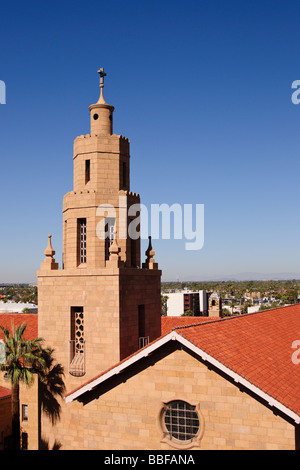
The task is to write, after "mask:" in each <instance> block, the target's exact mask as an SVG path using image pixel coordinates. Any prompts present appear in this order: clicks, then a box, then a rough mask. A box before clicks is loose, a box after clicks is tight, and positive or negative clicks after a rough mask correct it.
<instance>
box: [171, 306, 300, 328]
mask: <svg viewBox="0 0 300 470" xmlns="http://www.w3.org/2000/svg"><path fill="white" fill-rule="evenodd" d="M296 305H298V306H300V303H296V304H288V305H284V306H281V307H276V308H270V309H266V310H257V312H249V313H240V314H236V315H230V316H226V317H222V318H216V319H215V320H213V319H211V320H207V321H204V322H200V323H194V324H190V325H182V326H174V328H172V330H171V331H174V330H181V329H183V328H191V327H195V326H203V325H208V324H209V323H218V322H222V321H226V320H234V319H237V318H246V317H248V316H251V315H257V314H258V313H267V312H270V311H273V310H282V309H283V308H285V307H293V306H296ZM207 318H209V317H207ZM210 318H211V317H210Z"/></svg>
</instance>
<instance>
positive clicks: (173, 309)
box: [164, 289, 208, 317]
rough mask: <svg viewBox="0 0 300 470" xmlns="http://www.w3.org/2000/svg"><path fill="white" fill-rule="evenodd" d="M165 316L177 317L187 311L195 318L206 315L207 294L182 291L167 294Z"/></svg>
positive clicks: (205, 292) (201, 291)
mask: <svg viewBox="0 0 300 470" xmlns="http://www.w3.org/2000/svg"><path fill="white" fill-rule="evenodd" d="M164 295H167V297H168V300H167V315H168V316H170V317H179V316H181V315H182V314H183V313H184V312H186V311H187V310H191V311H192V312H193V313H194V315H195V316H207V315H208V301H207V297H208V293H207V291H206V290H200V291H197V292H192V291H188V290H186V289H185V290H183V291H181V292H168V293H166V294H164Z"/></svg>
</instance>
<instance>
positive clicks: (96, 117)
mask: <svg viewBox="0 0 300 470" xmlns="http://www.w3.org/2000/svg"><path fill="white" fill-rule="evenodd" d="M98 117H99V115H98V114H97V113H95V114H94V116H93V118H94V120H95V121H97V119H98Z"/></svg>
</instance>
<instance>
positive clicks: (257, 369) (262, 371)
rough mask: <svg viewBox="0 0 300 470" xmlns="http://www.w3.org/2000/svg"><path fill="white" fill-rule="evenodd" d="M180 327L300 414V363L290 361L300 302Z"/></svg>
mask: <svg viewBox="0 0 300 470" xmlns="http://www.w3.org/2000/svg"><path fill="white" fill-rule="evenodd" d="M176 331H177V332H178V333H179V334H180V335H181V336H182V337H184V338H185V339H187V340H188V341H189V342H190V343H192V344H193V345H195V346H196V347H198V348H201V350H202V351H205V352H206V353H207V354H209V355H210V356H212V357H213V358H215V359H216V360H217V361H219V362H221V363H222V364H223V365H224V366H226V367H228V368H229V369H230V370H232V371H234V372H235V373H237V374H238V375H239V376H241V377H243V378H245V379H246V380H247V381H248V382H250V383H251V384H253V385H254V386H256V387H257V388H259V389H260V390H261V391H263V392H265V393H267V394H268V395H270V396H271V397H273V398H274V399H275V400H278V401H279V402H280V403H282V404H283V405H284V406H286V407H287V408H289V409H290V410H292V411H294V412H295V413H296V414H297V415H299V416H300V400H299V390H300V364H299V365H297V364H294V363H293V361H292V354H293V352H295V350H294V349H292V344H293V342H294V341H296V340H300V304H296V305H291V306H287V307H283V308H278V309H273V310H266V311H263V312H257V313H253V314H248V315H241V316H237V317H233V318H230V317H228V318H226V319H220V320H219V321H216V322H211V323H207V324H202V325H199V326H194V327H190V328H181V329H179V330H176ZM298 348H299V346H298Z"/></svg>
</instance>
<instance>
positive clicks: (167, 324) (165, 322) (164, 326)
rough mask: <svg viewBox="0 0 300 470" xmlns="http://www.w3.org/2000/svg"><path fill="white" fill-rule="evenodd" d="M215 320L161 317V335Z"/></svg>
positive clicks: (207, 318)
mask: <svg viewBox="0 0 300 470" xmlns="http://www.w3.org/2000/svg"><path fill="white" fill-rule="evenodd" d="M214 320H216V318H212V317H211V318H210V317H179V316H178V317H168V316H166V317H161V334H162V335H165V334H167V333H170V331H172V330H173V329H174V328H178V327H180V326H187V325H197V324H198V323H204V322H208V321H214Z"/></svg>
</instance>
